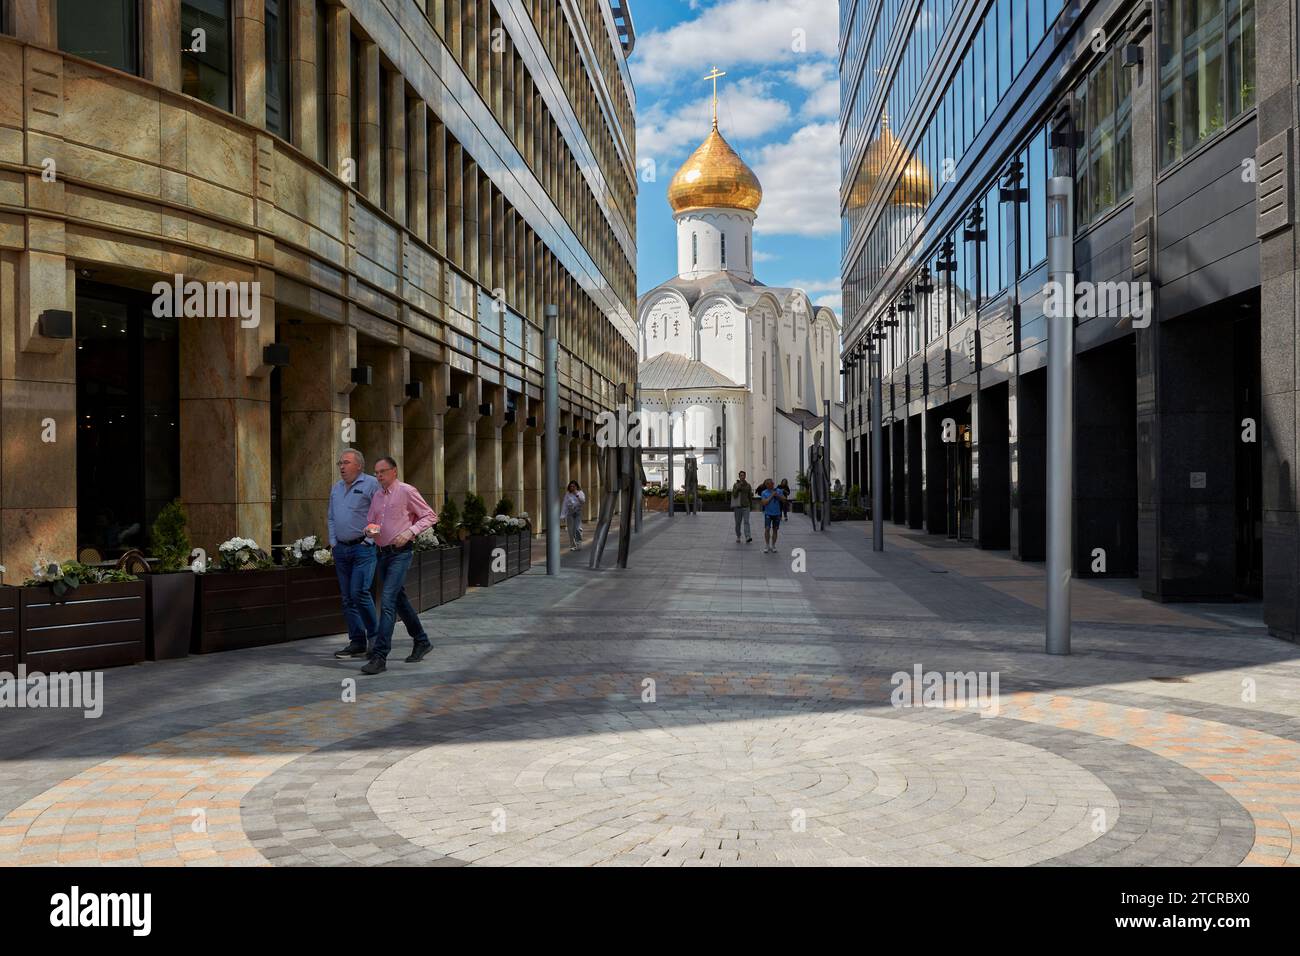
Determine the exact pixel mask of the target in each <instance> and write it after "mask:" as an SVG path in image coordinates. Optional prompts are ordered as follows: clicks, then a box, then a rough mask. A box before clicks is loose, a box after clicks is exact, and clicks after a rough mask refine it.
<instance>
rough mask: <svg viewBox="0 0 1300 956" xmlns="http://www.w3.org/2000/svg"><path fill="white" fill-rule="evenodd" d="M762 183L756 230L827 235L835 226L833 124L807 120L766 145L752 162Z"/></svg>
mask: <svg viewBox="0 0 1300 956" xmlns="http://www.w3.org/2000/svg"><path fill="white" fill-rule="evenodd" d="M751 165H753V167H754V172H755V173H756V174H757V175H758V181H759V182H760V183H762V185H763V204H762V206H760V207H759V210H758V221H757V222H756V223H755V224H754V229H755V231H757V232H761V233H768V234H781V235H794V236H833V235H837V234H838V233H839V230H840V192H839V183H840V149H839V129H838V126H837V124H836V123H833V122H829V123H812V124H810V125H808V126H804V127H802V128H800V129H798V130H795V132H794V134H793V135H792V136H791V137H790V139H789V140H787V141H786V142H784V143H771V144H769V145H767V146H765V147H763V149H762V150H761V151H760V153H759V156H758V161H757V162H756V163H752V164H751Z"/></svg>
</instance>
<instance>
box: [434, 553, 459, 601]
mask: <svg viewBox="0 0 1300 956" xmlns="http://www.w3.org/2000/svg"><path fill="white" fill-rule="evenodd" d="M428 553H429V554H436V555H438V559H439V561H440V563H441V565H442V595H441V600H442V603H443V604H447V603H448V602H450V601H454V600H456V599H457V598H459V597H462V596H463V595H464V594H465V568H464V564H465V546H464V545H461V544H458V545H455V546H454V547H451V548H439V549H438V550H437V551H430V552H428Z"/></svg>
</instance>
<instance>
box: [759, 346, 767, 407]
mask: <svg viewBox="0 0 1300 956" xmlns="http://www.w3.org/2000/svg"><path fill="white" fill-rule="evenodd" d="M759 381H760V382H762V383H763V397H764V398H766V397H767V353H766V352H764V353H763V371H762V374H761V375H760V376H759Z"/></svg>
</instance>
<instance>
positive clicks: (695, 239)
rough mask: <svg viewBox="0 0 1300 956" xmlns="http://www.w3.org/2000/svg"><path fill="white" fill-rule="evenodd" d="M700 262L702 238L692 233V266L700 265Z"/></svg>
mask: <svg viewBox="0 0 1300 956" xmlns="http://www.w3.org/2000/svg"><path fill="white" fill-rule="evenodd" d="M699 262H700V236H699V233H695V232H693V233H691V265H693V266H694V265H699Z"/></svg>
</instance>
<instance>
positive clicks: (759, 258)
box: [754, 249, 781, 262]
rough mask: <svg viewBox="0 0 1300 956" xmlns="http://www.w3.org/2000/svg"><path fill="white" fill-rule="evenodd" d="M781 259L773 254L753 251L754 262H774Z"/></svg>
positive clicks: (757, 250) (758, 250) (759, 250)
mask: <svg viewBox="0 0 1300 956" xmlns="http://www.w3.org/2000/svg"><path fill="white" fill-rule="evenodd" d="M780 258H781V257H780V256H778V255H777V254H776V253H774V252H763V251H762V250H761V249H755V250H754V261H755V262H776V261H777V260H778V259H780Z"/></svg>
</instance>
